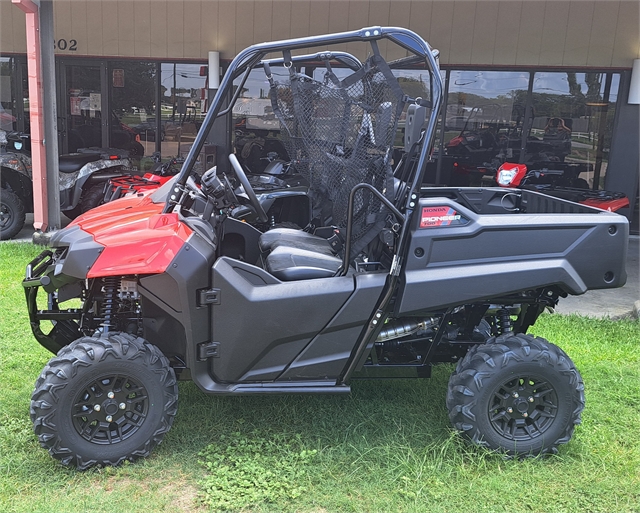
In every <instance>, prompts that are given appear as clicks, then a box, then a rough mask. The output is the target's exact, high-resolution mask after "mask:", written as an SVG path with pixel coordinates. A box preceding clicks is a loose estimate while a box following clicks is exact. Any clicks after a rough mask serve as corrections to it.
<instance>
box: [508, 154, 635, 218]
mask: <svg viewBox="0 0 640 513" xmlns="http://www.w3.org/2000/svg"><path fill="white" fill-rule="evenodd" d="M496 182H497V183H498V185H499V186H500V187H520V188H522V189H529V190H535V191H538V192H541V193H543V194H548V195H549V196H554V197H556V198H563V199H566V200H569V201H575V202H576V203H582V204H583V205H589V206H591V207H596V208H601V209H603V210H608V211H610V212H617V211H618V210H620V209H621V208H627V207H628V206H629V198H627V197H626V196H625V195H624V194H623V193H621V192H613V191H600V190H597V191H594V190H591V189H589V188H588V187H569V186H566V185H563V184H565V183H567V182H568V183H571V182H570V181H569V180H568V179H567V173H566V172H565V170H564V169H535V170H529V169H528V168H527V165H526V164H511V163H505V164H502V165H501V166H500V167H499V168H498V171H497V173H496ZM578 183H579V182H578ZM587 185H588V184H587Z"/></svg>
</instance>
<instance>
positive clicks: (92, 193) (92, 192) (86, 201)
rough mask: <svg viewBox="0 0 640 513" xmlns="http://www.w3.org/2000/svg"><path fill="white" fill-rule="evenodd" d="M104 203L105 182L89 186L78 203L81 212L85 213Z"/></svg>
mask: <svg viewBox="0 0 640 513" xmlns="http://www.w3.org/2000/svg"><path fill="white" fill-rule="evenodd" d="M103 203H104V183H99V184H96V185H93V186H92V187H89V189H87V190H86V191H85V192H83V193H82V197H81V198H80V203H79V204H78V205H79V207H80V213H82V214H84V213H85V212H87V211H88V210H91V209H92V208H96V207H97V206H98V205H102V204H103Z"/></svg>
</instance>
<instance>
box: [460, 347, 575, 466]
mask: <svg viewBox="0 0 640 513" xmlns="http://www.w3.org/2000/svg"><path fill="white" fill-rule="evenodd" d="M500 338H501V340H500V339H498V340H496V341H495V343H492V344H484V345H479V346H477V349H475V351H472V352H470V353H469V354H468V355H467V356H466V357H465V358H464V359H463V360H462V361H461V362H460V365H459V368H458V369H457V372H456V373H454V374H453V375H452V376H451V378H450V380H449V390H448V393H447V408H448V410H449V418H450V420H451V422H452V424H453V425H454V426H455V428H456V429H457V430H459V431H460V432H462V434H463V436H465V437H466V438H468V439H469V440H471V441H472V442H473V443H476V444H478V445H482V446H485V447H487V448H489V449H493V450H499V451H503V452H506V453H507V454H509V455H513V456H515V455H518V456H525V455H539V454H548V453H556V452H557V446H558V445H559V444H563V443H567V442H568V441H569V440H570V439H571V436H572V435H573V430H574V428H575V425H576V424H579V423H580V414H581V412H582V410H583V408H584V385H583V383H582V378H581V376H580V373H579V372H578V370H577V369H576V368H575V366H574V364H573V362H572V361H571V359H570V358H569V357H568V356H567V355H566V353H565V352H564V351H562V349H560V348H559V347H557V346H555V345H553V344H551V343H549V342H548V341H546V340H544V339H542V338H537V337H533V336H531V335H513V336H510V337H500Z"/></svg>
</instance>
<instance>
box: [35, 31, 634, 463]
mask: <svg viewBox="0 0 640 513" xmlns="http://www.w3.org/2000/svg"><path fill="white" fill-rule="evenodd" d="M347 43H348V46H347V47H348V48H349V50H350V51H351V52H352V53H353V54H354V57H353V60H352V61H351V62H352V66H350V67H348V68H345V69H342V70H341V71H340V73H338V72H337V66H338V65H337V63H336V59H334V58H333V54H332V53H331V50H330V49H329V50H327V48H331V45H334V44H335V45H340V46H339V47H338V48H337V50H344V48H345V45H346V44H347ZM358 45H360V47H361V48H358ZM394 45H395V46H396V47H400V51H395V52H394V53H393V54H394V55H406V57H403V58H400V59H397V60H395V61H390V62H387V61H386V60H385V59H384V57H383V53H382V51H383V50H384V51H385V52H390V51H391V50H390V49H391V48H392V47H393V46H394ZM313 47H316V51H318V52H319V53H316V54H313V53H305V52H309V51H314V50H313ZM317 47H320V48H319V50H318V48H317ZM305 49H306V50H305ZM396 50H397V49H396ZM341 55H343V54H341ZM356 56H357V58H356ZM367 56H368V57H367ZM309 62H312V65H311V64H308V63H309ZM312 67H313V70H314V72H313V73H311V72H308V70H309V69H311V68H312ZM256 69H257V70H260V72H261V73H263V83H264V84H265V86H264V87H265V90H266V89H268V90H269V96H268V98H269V100H270V104H271V110H272V113H273V117H274V118H275V119H274V120H272V121H273V122H272V123H271V124H272V125H275V120H277V124H278V125H279V137H280V138H281V141H282V144H283V146H284V147H285V148H286V151H287V154H288V155H287V156H288V158H289V159H290V161H291V163H292V165H294V166H295V168H296V171H297V172H298V173H299V174H300V175H301V176H303V177H304V178H305V180H306V181H307V182H308V184H309V190H310V198H311V199H312V201H313V203H314V205H313V207H314V211H318V210H319V209H318V206H320V207H322V209H321V210H322V211H323V215H322V216H320V217H318V218H315V219H314V220H313V221H312V222H309V223H308V224H307V226H306V227H305V228H304V229H303V230H296V229H292V228H281V227H276V228H274V229H271V230H267V231H264V232H261V231H260V230H258V229H257V228H256V227H255V226H254V225H252V224H251V223H248V222H243V219H238V218H237V217H235V216H234V212H237V211H238V210H242V211H244V214H243V215H246V211H247V207H249V208H251V209H252V210H253V212H254V213H255V216H256V217H257V218H258V219H261V220H263V221H266V219H267V218H266V213H265V212H264V209H263V207H262V204H261V202H260V201H258V199H257V197H256V194H255V192H254V191H253V190H252V188H251V183H250V181H249V180H248V179H247V176H246V174H245V171H246V170H245V169H243V166H242V165H241V163H240V162H239V160H238V158H236V155H235V154H234V153H233V152H232V150H231V148H233V147H234V146H233V144H232V141H231V140H223V137H222V136H221V137H220V140H217V141H215V144H216V146H217V162H216V167H214V168H212V169H209V170H207V171H206V172H205V173H204V174H203V176H202V177H201V178H200V180H199V184H197V185H196V183H195V181H194V180H193V178H192V176H191V174H192V170H193V167H194V164H195V162H196V159H197V157H198V155H199V152H200V150H201V149H202V148H203V145H204V143H205V140H206V139H207V138H208V137H209V134H210V133H212V134H214V133H215V134H230V135H229V138H231V136H232V135H233V130H232V121H231V114H232V111H233V106H234V104H235V103H236V102H237V101H238V100H239V99H240V97H241V94H243V91H246V89H245V88H244V83H245V81H246V80H247V77H248V76H249V75H250V73H255V72H256ZM401 69H404V70H407V69H410V70H416V69H419V70H421V71H420V74H419V77H420V87H422V88H423V90H425V91H426V93H425V94H421V96H417V95H414V96H412V94H411V91H412V90H413V91H415V90H416V89H415V87H414V86H415V85H416V83H417V82H416V81H413V82H411V81H407V80H398V78H397V77H398V73H397V70H401ZM318 70H320V72H318ZM408 84H409V85H411V86H412V87H411V88H408V87H406V86H407V85H408ZM403 87H404V88H403ZM405 89H406V90H405ZM441 102H442V80H441V76H440V72H439V68H438V62H437V52H436V51H434V50H432V49H431V48H430V47H429V45H428V44H427V43H426V42H425V41H423V40H422V39H421V38H420V37H419V36H418V35H416V34H415V33H413V32H411V31H409V30H405V29H401V28H381V27H370V28H365V29H362V30H357V31H353V32H345V33H339V34H331V35H323V36H315V37H305V38H300V39H293V40H287V41H278V42H274V43H263V44H259V45H255V46H252V47H250V48H247V49H246V50H244V51H242V52H241V53H240V54H239V55H238V56H237V57H236V58H235V59H234V60H233V62H232V63H231V65H230V66H229V69H228V70H227V72H226V74H225V77H224V80H223V82H222V85H221V87H220V89H219V91H218V92H217V95H216V97H215V100H214V102H213V105H212V106H211V108H210V110H209V112H208V113H207V116H206V119H205V121H204V123H203V126H202V129H201V130H200V132H199V133H198V136H197V139H196V141H195V143H194V144H193V146H192V148H191V150H190V152H189V154H188V155H187V157H186V159H185V162H184V164H183V166H182V168H181V171H180V173H179V174H178V175H177V176H175V177H174V178H173V179H172V180H170V181H169V182H167V183H166V184H164V185H163V186H162V187H160V188H159V189H157V190H155V191H149V192H143V193H140V194H138V195H134V196H128V197H125V198H122V199H120V200H117V201H114V202H111V203H108V204H105V205H102V206H100V207H98V208H96V209H94V210H91V211H89V212H87V213H85V214H83V215H82V216H80V217H78V218H77V219H76V220H75V221H74V222H73V223H71V224H70V225H69V226H68V227H67V228H65V229H64V230H61V231H60V232H58V233H56V234H55V235H53V236H52V238H51V242H50V248H49V249H47V250H45V251H44V252H43V253H42V254H40V256H38V257H37V258H36V259H35V260H33V261H32V262H31V263H29V265H28V266H27V270H26V278H25V280H24V282H23V285H24V288H25V293H26V300H27V306H28V311H29V318H30V322H31V328H32V330H33V333H34V335H35V337H36V339H37V340H38V341H39V342H40V344H42V345H43V346H44V347H45V348H47V349H48V350H49V351H51V352H52V353H54V354H55V355H56V356H55V357H53V358H52V359H51V360H50V361H49V363H48V364H47V365H46V367H45V368H44V370H43V371H42V374H41V375H40V377H39V378H38V380H37V382H36V385H35V390H34V392H33V396H32V401H31V418H32V421H33V425H34V429H35V432H36V434H37V436H38V439H39V441H40V444H41V445H42V446H43V447H44V448H46V449H48V451H49V453H50V454H51V455H52V456H53V457H54V458H57V459H59V460H60V461H61V462H62V463H64V464H65V465H70V466H74V467H77V468H79V469H85V468H88V467H91V466H93V465H118V464H119V463H121V462H123V461H125V460H135V459H137V458H139V457H144V456H147V455H148V454H149V453H150V451H151V450H152V449H153V448H154V447H155V446H156V445H158V444H159V443H160V442H161V440H162V438H163V436H164V434H165V433H166V432H167V431H168V430H169V429H170V427H171V424H172V422H173V419H174V417H175V415H176V412H177V405H178V387H177V380H193V381H194V382H195V383H196V384H197V385H198V387H199V388H200V389H201V390H202V391H203V392H206V393H211V394H226V395H231V394H274V393H313V394H315V393H348V392H349V390H350V384H351V383H352V382H353V380H355V379H358V378H369V379H370V378H389V377H395V378H408V377H415V378H427V377H429V375H430V372H431V368H432V366H433V365H435V364H437V363H455V364H456V366H455V371H454V372H453V374H452V376H451V379H450V383H449V390H448V393H447V397H446V403H447V408H448V410H449V415H450V418H451V422H452V423H453V425H454V427H455V429H457V430H459V431H460V432H461V433H462V434H463V435H464V436H465V437H467V438H468V439H469V440H471V441H473V442H474V443H477V444H480V445H483V446H486V447H488V448H490V449H494V450H498V451H502V452H505V453H507V454H509V455H518V456H519V455H537V454H546V453H553V452H555V451H556V450H557V447H558V445H559V444H563V443H566V442H568V441H569V439H570V438H571V436H572V433H573V430H574V427H575V425H576V424H578V423H579V422H580V414H581V411H582V409H583V407H584V391H583V382H582V378H581V377H580V374H579V372H578V370H577V369H576V368H575V366H574V364H573V363H572V361H571V359H570V358H569V357H568V356H567V355H566V354H565V353H564V352H563V351H562V350H561V349H560V348H558V347H556V346H555V345H553V344H551V343H549V342H548V341H546V340H544V339H542V338H539V337H535V336H534V335H530V334H527V332H528V330H529V328H530V327H531V326H532V325H533V324H534V323H535V322H536V319H537V318H538V316H539V315H540V314H541V313H542V312H543V311H545V309H546V308H548V307H551V308H552V307H554V306H555V305H556V304H557V302H558V300H559V298H560V297H565V296H567V295H568V294H582V293H584V292H585V291H587V290H589V289H599V288H612V287H619V286H622V285H623V284H624V283H625V280H626V274H625V268H624V257H625V255H626V248H627V239H628V223H627V220H626V219H625V218H624V217H621V216H619V215H617V214H614V213H611V212H605V211H601V210H599V209H595V208H591V207H588V206H584V205H579V204H576V203H572V202H569V201H565V200H563V199H559V198H552V197H549V196H545V195H542V194H539V193H537V192H534V191H528V190H518V189H503V188H486V189H483V188H427V187H423V186H422V182H423V174H424V172H425V168H426V165H427V162H428V160H429V155H430V150H431V147H432V143H433V139H434V134H435V131H436V122H437V118H438V115H439V112H440V106H441ZM216 123H219V124H220V126H221V127H222V129H220V130H219V129H217V128H216V129H215V130H213V131H212V130H211V129H212V127H213V126H214V125H215V124H216ZM216 126H218V125H216ZM398 133H404V151H400V152H398V151H395V152H394V146H397V144H398V140H397V137H396V136H397V134H398ZM225 148H226V149H227V151H226V152H225ZM394 153H395V154H396V160H395V161H394V160H393V155H394ZM399 153H400V154H402V157H401V158H398V157H397V155H398V154H399ZM239 207H243V208H239ZM265 224H268V223H265ZM42 291H44V293H41V292H42ZM49 323H51V324H52V325H53V327H52V328H50V327H45V324H47V325H48V324H49Z"/></svg>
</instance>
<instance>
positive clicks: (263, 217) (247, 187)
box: [229, 153, 269, 223]
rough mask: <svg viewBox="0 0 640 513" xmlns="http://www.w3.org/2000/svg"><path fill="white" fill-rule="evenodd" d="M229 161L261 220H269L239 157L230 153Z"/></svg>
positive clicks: (264, 221)
mask: <svg viewBox="0 0 640 513" xmlns="http://www.w3.org/2000/svg"><path fill="white" fill-rule="evenodd" d="M229 162H231V167H233V171H234V172H235V174H236V177H237V178H238V180H240V183H241V184H242V188H243V189H244V192H246V193H247V196H249V201H250V202H251V206H252V207H253V208H254V209H255V211H256V213H257V214H258V218H260V221H262V222H263V223H266V222H268V221H269V218H268V217H267V213H266V212H265V211H264V208H262V205H261V204H260V200H258V197H257V196H256V193H255V191H254V190H253V187H251V184H250V183H249V179H248V178H247V175H246V174H245V173H244V170H243V169H242V166H241V165H240V162H238V159H237V158H236V156H235V155H234V154H233V153H231V154H230V155H229Z"/></svg>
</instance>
